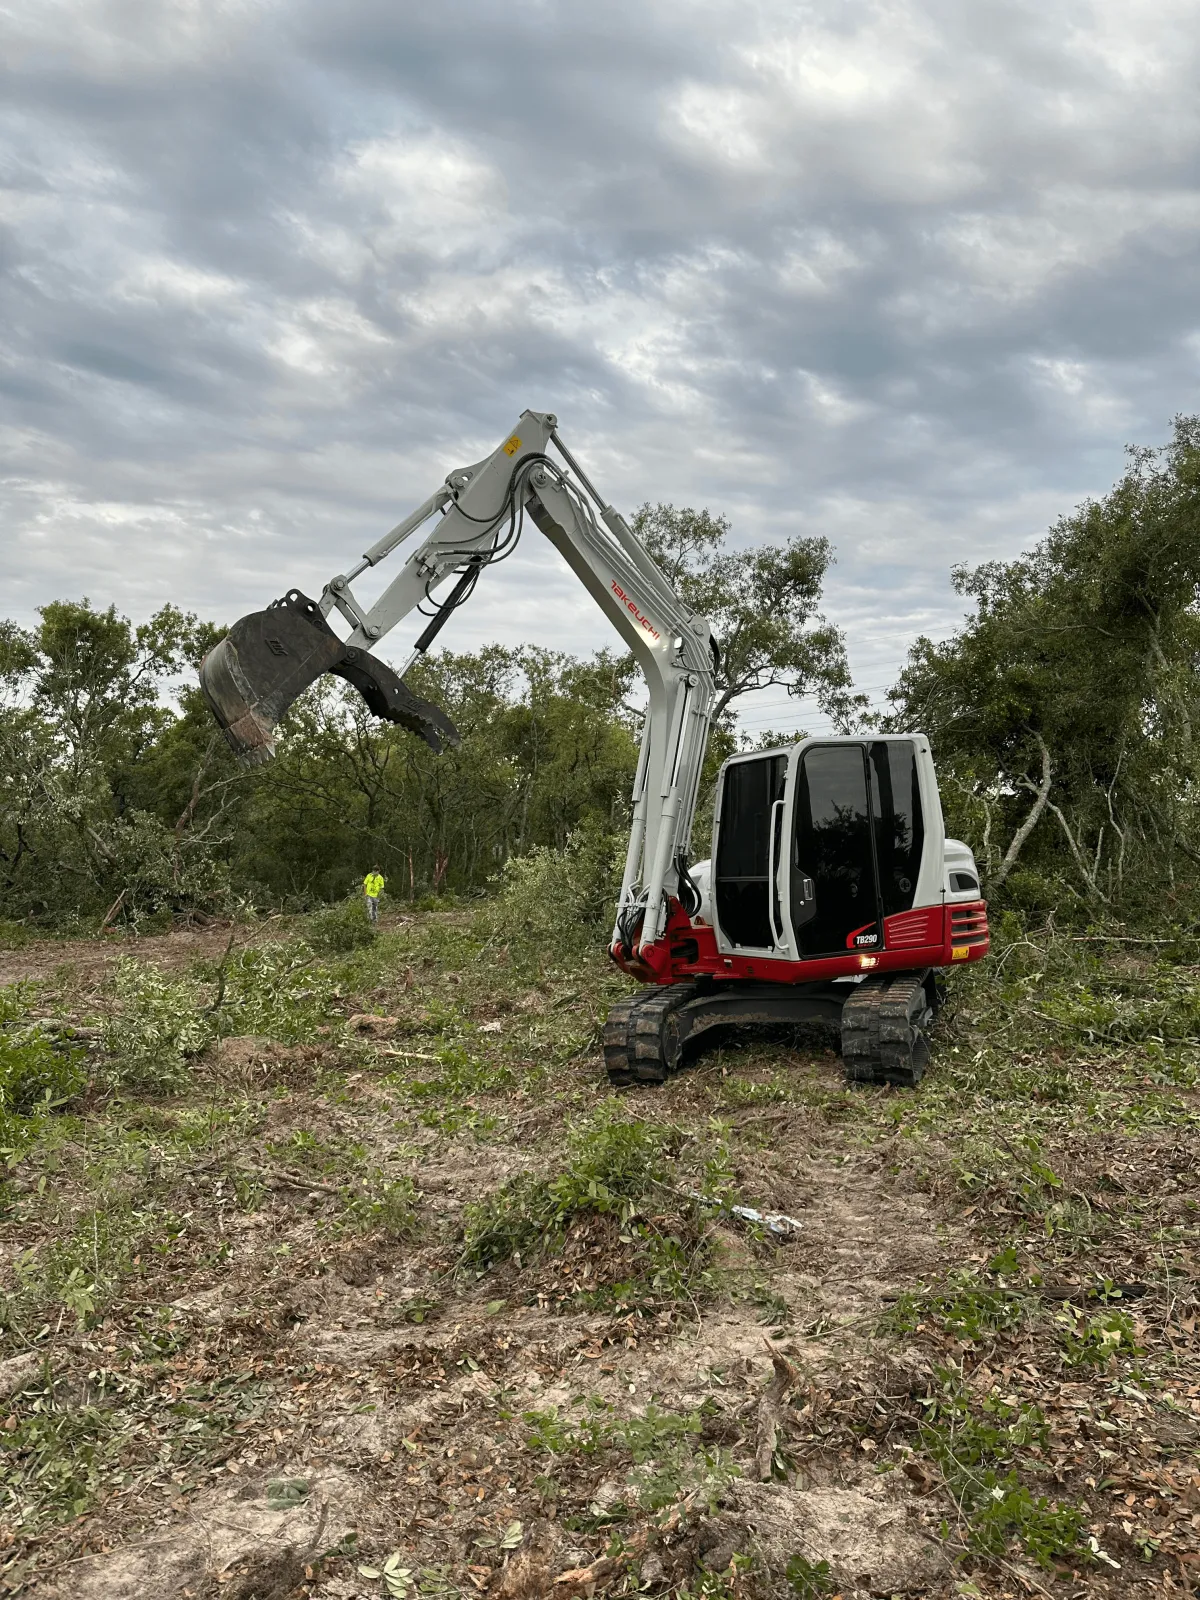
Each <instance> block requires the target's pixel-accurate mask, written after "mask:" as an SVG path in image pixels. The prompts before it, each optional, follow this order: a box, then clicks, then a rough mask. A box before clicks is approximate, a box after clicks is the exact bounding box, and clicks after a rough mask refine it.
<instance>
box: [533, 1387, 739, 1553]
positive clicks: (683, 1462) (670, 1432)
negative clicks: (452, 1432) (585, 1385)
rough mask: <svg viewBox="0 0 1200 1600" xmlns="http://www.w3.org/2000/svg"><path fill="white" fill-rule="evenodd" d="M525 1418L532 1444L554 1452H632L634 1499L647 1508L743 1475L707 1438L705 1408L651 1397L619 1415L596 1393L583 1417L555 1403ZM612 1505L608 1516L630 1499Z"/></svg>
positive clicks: (629, 1460)
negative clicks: (667, 1404)
mask: <svg viewBox="0 0 1200 1600" xmlns="http://www.w3.org/2000/svg"><path fill="white" fill-rule="evenodd" d="M522 1421H523V1422H524V1423H525V1426H526V1428H527V1429H528V1432H527V1433H526V1437H525V1442H526V1444H527V1445H528V1446H529V1448H530V1449H533V1450H538V1451H544V1452H545V1453H546V1454H548V1455H552V1456H569V1455H582V1456H603V1455H612V1456H619V1457H624V1458H626V1461H627V1466H628V1470H627V1473H626V1480H625V1481H626V1484H627V1485H628V1487H629V1491H630V1502H631V1503H632V1504H634V1505H636V1506H637V1507H638V1509H640V1510H642V1511H659V1510H661V1509H662V1508H663V1507H664V1506H668V1505H672V1504H673V1503H674V1502H675V1501H676V1500H679V1499H681V1498H682V1497H683V1496H684V1495H685V1494H688V1493H690V1492H692V1491H693V1490H694V1489H696V1488H697V1487H703V1488H705V1489H707V1490H709V1491H711V1492H714V1493H715V1491H716V1490H717V1489H718V1488H720V1487H721V1486H722V1485H723V1484H725V1483H728V1482H729V1481H730V1480H731V1479H733V1478H735V1477H737V1476H738V1472H737V1468H736V1467H735V1466H734V1465H733V1463H732V1461H731V1460H730V1459H729V1457H728V1456H727V1455H726V1454H725V1453H724V1452H723V1451H721V1450H719V1449H718V1450H709V1449H707V1448H706V1447H705V1446H704V1444H703V1443H702V1436H703V1432H704V1410H703V1409H701V1410H697V1411H690V1412H686V1413H684V1412H676V1411H664V1410H662V1409H661V1408H660V1407H658V1406H656V1405H655V1404H654V1402H653V1401H651V1402H650V1404H649V1405H648V1406H647V1407H646V1409H645V1411H644V1412H643V1413H642V1414H641V1415H640V1416H634V1417H618V1416H616V1415H615V1414H614V1413H613V1410H612V1407H611V1406H610V1405H609V1404H608V1402H607V1401H605V1400H602V1399H600V1398H599V1397H597V1396H592V1397H591V1398H590V1399H589V1400H588V1402H587V1409H586V1411H585V1413H584V1415H583V1417H582V1418H581V1419H580V1421H578V1422H572V1421H570V1420H569V1419H566V1418H563V1417H562V1416H560V1414H559V1412H558V1410H557V1408H556V1407H553V1406H551V1407H549V1408H547V1409H546V1410H545V1411H526V1412H524V1413H523V1415H522ZM612 1510H613V1517H611V1518H609V1519H608V1520H614V1519H619V1518H620V1517H621V1516H623V1515H624V1514H626V1512H627V1511H628V1510H629V1505H628V1504H625V1503H624V1502H619V1503H618V1504H617V1505H616V1506H614V1507H613V1508H612ZM592 1520H593V1524H594V1523H595V1519H594V1518H593V1519H592Z"/></svg>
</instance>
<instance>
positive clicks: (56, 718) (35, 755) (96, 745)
mask: <svg viewBox="0 0 1200 1600" xmlns="http://www.w3.org/2000/svg"><path fill="white" fill-rule="evenodd" d="M40 617H41V622H40V624H39V626H37V627H36V628H34V629H31V630H28V631H25V630H22V629H19V628H17V627H15V625H13V624H11V623H8V624H5V625H4V627H3V629H2V630H0V684H2V685H3V691H4V692H3V701H2V703H0V861H2V862H3V865H4V873H3V879H2V881H0V905H2V906H3V909H4V911H5V913H6V914H7V915H10V916H12V915H18V916H23V915H28V914H30V913H31V912H32V913H34V914H37V915H56V914H58V913H60V912H63V911H66V910H70V911H71V912H76V913H78V912H81V911H82V912H85V913H91V912H94V911H97V910H99V908H100V907H101V905H103V904H105V903H107V902H108V901H109V900H110V899H111V897H112V896H114V895H116V896H118V897H120V898H121V899H122V900H123V902H124V903H126V904H127V905H128V906H129V907H130V908H131V909H134V910H140V911H145V910H154V909H157V908H159V907H160V906H163V905H165V904H169V903H172V902H180V901H183V902H187V901H189V900H194V899H195V898H197V897H200V898H204V897H207V896H209V895H211V894H212V893H214V892H217V890H216V885H215V881H214V879H213V873H212V861H211V859H210V858H209V856H208V854H207V853H206V852H205V851H204V850H201V849H197V848H195V846H196V841H195V840H193V839H189V840H187V841H186V846H184V844H183V842H182V841H181V838H180V834H179V832H178V830H176V831H175V832H172V831H171V830H170V829H169V828H167V827H166V826H164V824H163V822H162V821H161V819H160V818H158V817H156V816H155V815H154V814H153V813H152V812H151V811H149V810H147V809H144V808H143V807H141V806H139V805H137V804H136V803H131V798H130V791H131V789H132V788H135V787H136V786H137V783H138V775H139V771H140V768H141V765H142V763H143V762H144V760H145V758H146V757H147V754H148V752H149V751H150V750H151V749H152V748H153V747H154V745H155V743H156V741H157V740H158V739H159V738H160V737H161V736H162V735H163V734H164V732H165V731H166V730H167V729H168V728H169V727H170V726H171V725H172V723H173V720H174V714H173V712H172V711H171V709H170V707H169V705H168V704H167V703H166V701H165V699H164V698H163V696H164V692H165V690H166V687H167V685H168V684H169V681H170V680H171V679H172V678H174V677H175V676H177V675H178V673H179V672H180V671H182V670H183V668H184V667H185V666H186V665H188V664H189V663H192V662H194V661H195V659H196V658H197V656H198V653H199V651H200V650H202V649H203V648H204V647H205V645H206V644H207V643H208V642H209V641H211V639H212V638H214V637H216V636H217V635H216V630H214V629H212V628H211V627H209V626H207V625H205V624H201V623H200V622H198V620H197V619H196V618H195V617H194V616H185V615H184V614H183V613H182V612H180V611H179V610H178V609H177V608H175V607H173V606H166V607H164V608H163V609H162V610H161V611H159V612H158V613H157V614H156V615H155V616H154V617H152V618H151V619H150V621H149V622H147V623H144V624H142V625H141V626H140V627H137V628H134V627H133V626H132V625H131V624H130V623H129V622H128V620H127V619H125V618H124V617H120V616H118V615H117V613H116V610H115V608H114V607H112V606H110V607H109V608H108V609H107V610H106V611H97V610H95V609H94V608H93V607H92V606H91V605H90V604H89V602H88V601H87V600H86V599H85V600H83V601H79V602H76V601H55V602H52V603H51V604H50V605H47V606H44V607H43V608H42V609H41V612H40Z"/></svg>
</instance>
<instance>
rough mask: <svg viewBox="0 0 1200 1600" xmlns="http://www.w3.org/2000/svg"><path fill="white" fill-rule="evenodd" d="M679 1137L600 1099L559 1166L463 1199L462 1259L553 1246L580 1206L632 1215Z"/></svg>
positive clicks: (487, 1260)
mask: <svg viewBox="0 0 1200 1600" xmlns="http://www.w3.org/2000/svg"><path fill="white" fill-rule="evenodd" d="M676 1142H677V1136H676V1135H675V1134H674V1130H672V1129H668V1128H662V1127H659V1126H657V1125H655V1124H653V1123H649V1122H641V1121H638V1120H636V1119H633V1118H626V1117H625V1116H623V1115H622V1113H621V1112H620V1110H619V1109H617V1108H616V1107H614V1106H612V1105H608V1106H603V1107H601V1109H600V1110H599V1111H598V1112H597V1113H596V1114H595V1115H594V1116H593V1117H591V1118H589V1119H588V1120H587V1121H586V1122H583V1123H579V1124H577V1125H576V1126H575V1127H574V1128H573V1129H572V1130H571V1134H570V1137H569V1139H568V1141H567V1156H568V1162H567V1166H566V1168H565V1169H564V1170H563V1171H562V1172H560V1173H558V1174H557V1175H556V1176H555V1177H553V1178H533V1177H531V1176H529V1175H528V1174H522V1175H521V1176H519V1177H517V1178H513V1179H512V1180H510V1181H509V1182H508V1183H506V1184H504V1185H503V1187H502V1188H500V1189H498V1190H497V1191H496V1192H495V1193H494V1194H492V1195H490V1196H489V1197H488V1198H487V1199H485V1200H480V1201H476V1202H475V1203H474V1204H473V1205H470V1206H468V1207H467V1212H466V1217H465V1222H464V1237H463V1251H462V1256H461V1261H462V1263H463V1265H464V1266H472V1267H488V1266H492V1265H494V1264H495V1263H497V1262H500V1261H507V1260H508V1259H510V1258H511V1257H512V1256H514V1255H520V1254H522V1253H527V1252H528V1251H529V1250H530V1249H531V1248H532V1247H535V1246H537V1247H541V1248H543V1249H544V1248H548V1247H549V1248H552V1247H553V1246H554V1245H555V1243H556V1242H557V1241H558V1240H559V1239H560V1238H561V1235H562V1231H563V1229H564V1227H565V1226H566V1224H567V1223H568V1222H569V1221H570V1219H571V1218H572V1217H575V1216H578V1215H581V1214H586V1213H594V1214H598V1215H601V1216H621V1217H625V1218H629V1217H631V1216H632V1214H633V1211H634V1207H635V1202H636V1201H637V1200H639V1199H640V1198H641V1197H642V1196H643V1195H644V1194H645V1193H646V1192H647V1190H648V1189H649V1188H650V1187H651V1185H652V1184H653V1182H654V1180H655V1178H656V1176H657V1174H658V1172H659V1170H660V1167H661V1164H662V1161H663V1158H664V1156H665V1155H666V1153H667V1151H668V1150H669V1149H671V1148H672V1147H673V1146H674V1145H675V1144H676Z"/></svg>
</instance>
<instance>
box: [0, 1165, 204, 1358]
mask: <svg viewBox="0 0 1200 1600" xmlns="http://www.w3.org/2000/svg"><path fill="white" fill-rule="evenodd" d="M187 1228H188V1219H187V1218H186V1217H180V1216H176V1215H175V1214H173V1213H171V1212H163V1211H159V1210H157V1209H138V1208H136V1207H134V1206H132V1205H130V1204H129V1203H128V1202H125V1203H121V1202H120V1201H118V1200H116V1199H115V1198H113V1197H111V1196H110V1197H108V1198H106V1200H105V1203H104V1204H103V1205H102V1206H96V1207H94V1208H93V1209H91V1210H89V1211H87V1212H85V1213H84V1214H83V1215H82V1216H81V1217H79V1218H78V1220H77V1221H76V1223H75V1225H74V1227H72V1228H71V1229H69V1230H64V1231H63V1232H62V1233H61V1234H60V1235H56V1236H52V1237H50V1238H49V1239H47V1240H46V1241H45V1243H43V1244H42V1245H41V1246H39V1247H37V1248H35V1249H32V1250H27V1251H25V1252H24V1253H23V1254H21V1255H19V1256H18V1257H17V1258H16V1260H15V1262H14V1264H13V1269H14V1273H15V1277H16V1282H17V1292H16V1293H15V1294H14V1295H12V1296H10V1297H9V1300H8V1304H7V1307H6V1310H5V1321H6V1322H8V1323H10V1324H11V1325H14V1326H18V1327H21V1326H24V1327H25V1328H26V1329H27V1330H32V1328H33V1327H34V1326H36V1324H37V1323H38V1322H39V1321H43V1320H44V1321H46V1322H51V1323H54V1324H56V1325H57V1326H58V1327H61V1326H62V1324H63V1322H64V1321H65V1320H66V1318H67V1317H71V1318H72V1319H73V1321H74V1323H75V1325H76V1326H78V1327H80V1328H84V1327H88V1326H90V1325H91V1324H92V1323H94V1322H95V1320H96V1319H97V1318H98V1317H99V1316H101V1315H102V1314H103V1313H104V1311H105V1310H106V1309H107V1307H108V1306H109V1305H110V1304H111V1302H112V1301H113V1300H114V1298H115V1297H116V1296H117V1295H118V1294H119V1293H120V1291H121V1289H122V1288H123V1287H124V1285H125V1283H126V1282H127V1281H128V1279H129V1278H130V1277H131V1276H134V1275H135V1274H136V1272H137V1270H138V1265H137V1263H136V1262H135V1258H138V1257H144V1256H149V1257H151V1259H152V1258H153V1257H155V1256H165V1255H168V1254H169V1253H170V1251H171V1250H172V1249H173V1248H174V1246H175V1243H176V1242H177V1240H179V1239H180V1238H181V1237H182V1236H183V1235H184V1234H186V1232H187Z"/></svg>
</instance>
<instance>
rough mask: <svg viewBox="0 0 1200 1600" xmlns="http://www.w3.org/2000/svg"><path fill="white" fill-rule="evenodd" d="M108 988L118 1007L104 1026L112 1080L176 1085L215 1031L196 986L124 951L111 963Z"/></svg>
mask: <svg viewBox="0 0 1200 1600" xmlns="http://www.w3.org/2000/svg"><path fill="white" fill-rule="evenodd" d="M113 988H114V990H115V993H116V1000H117V1005H118V1008H119V1009H118V1010H117V1011H116V1012H115V1013H114V1014H113V1015H112V1016H110V1017H109V1019H108V1021H107V1023H106V1025H105V1029H104V1044H105V1049H106V1050H107V1051H108V1056H109V1062H108V1071H109V1076H110V1077H111V1079H112V1080H113V1082H114V1083H116V1084H117V1085H118V1086H119V1087H121V1088H130V1089H138V1090H141V1091H143V1092H149V1093H153V1094H170V1093H172V1092H173V1091H175V1090H177V1089H179V1088H181V1087H182V1086H183V1084H184V1083H185V1082H186V1081H187V1078H188V1062H189V1061H190V1059H191V1057H193V1056H195V1055H198V1054H199V1053H200V1051H201V1050H203V1049H204V1048H205V1046H206V1045H207V1044H208V1043H209V1042H210V1041H211V1040H212V1039H213V1038H214V1037H215V1035H216V1024H215V1021H214V1019H213V1015H212V1013H211V1011H210V1010H206V1009H205V1008H204V1007H203V1004H202V996H201V993H200V990H199V988H198V986H197V985H196V984H195V983H194V982H192V981H191V980H189V979H173V978H168V977H166V976H164V974H163V973H161V972H160V971H159V970H158V968H157V967H153V966H150V965H147V964H143V963H142V962H140V961H135V960H133V958H132V957H128V956H126V957H123V958H122V959H121V961H119V962H118V964H117V971H116V976H115V978H114V979H113Z"/></svg>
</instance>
